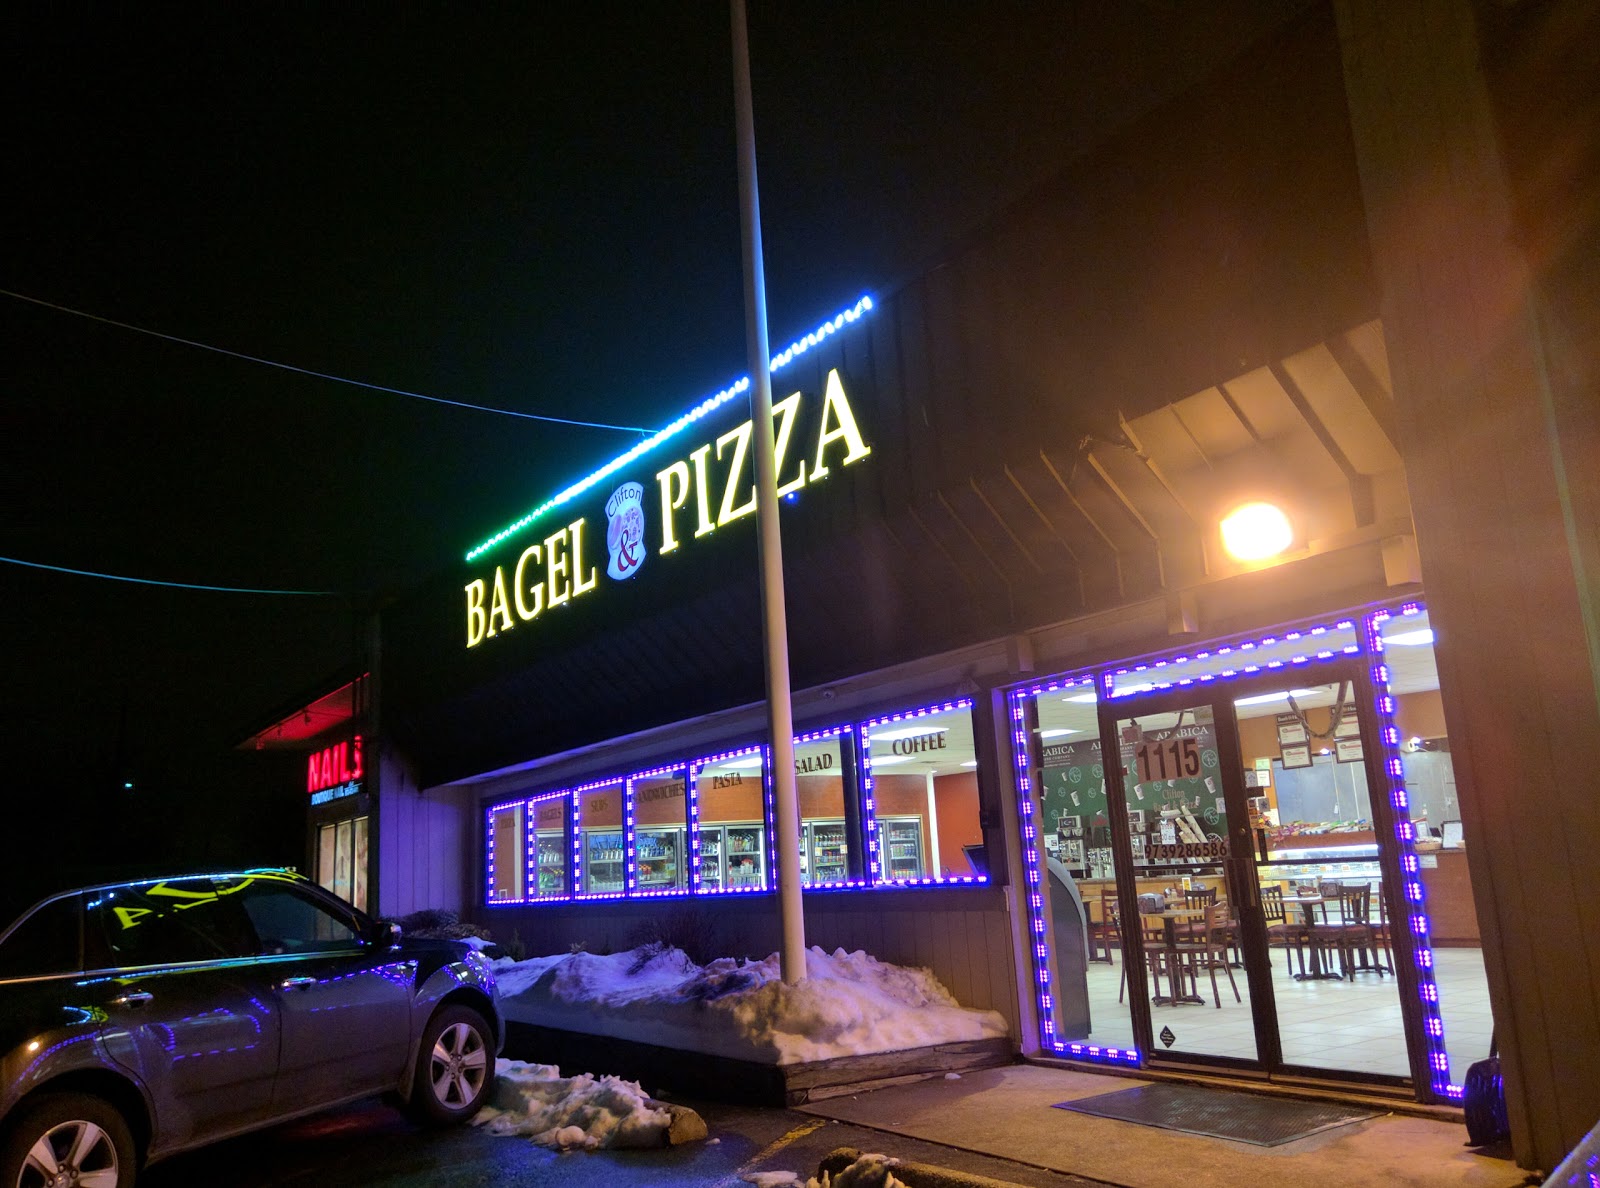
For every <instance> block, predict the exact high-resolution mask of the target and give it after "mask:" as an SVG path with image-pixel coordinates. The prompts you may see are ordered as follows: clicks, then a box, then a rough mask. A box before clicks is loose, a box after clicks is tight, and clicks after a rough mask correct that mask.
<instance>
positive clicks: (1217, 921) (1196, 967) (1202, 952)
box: [1167, 891, 1244, 1011]
mask: <svg viewBox="0 0 1600 1188" xmlns="http://www.w3.org/2000/svg"><path fill="white" fill-rule="evenodd" d="M1212 894H1213V895H1215V894H1216V892H1214V891H1213V892H1212ZM1205 913H1206V914H1205V919H1204V920H1203V921H1201V923H1202V926H1203V928H1204V932H1203V934H1202V937H1201V939H1199V940H1192V941H1179V942H1178V960H1179V961H1180V962H1182V968H1181V969H1180V970H1179V971H1178V976H1179V979H1180V982H1179V984H1180V985H1181V984H1182V983H1181V979H1182V976H1183V974H1184V972H1185V971H1187V973H1188V975H1189V980H1190V984H1191V985H1192V986H1193V987H1194V993H1195V994H1196V995H1198V994H1199V992H1200V989H1199V985H1200V981H1199V972H1200V970H1202V969H1204V970H1206V971H1207V972H1208V973H1210V975H1211V997H1212V999H1213V1000H1214V1001H1215V1002H1216V1004H1217V1009H1218V1010H1219V1011H1220V1010H1221V1009H1222V995H1221V994H1220V993H1219V992H1218V990H1217V970H1218V969H1220V970H1222V972H1223V973H1225V974H1227V975H1228V985H1229V986H1231V987H1233V998H1234V1001H1235V1002H1243V1001H1244V999H1243V998H1241V997H1239V983H1237V982H1235V981H1234V980H1233V966H1232V965H1230V964H1229V963H1228V947H1227V945H1225V944H1223V943H1222V942H1221V941H1219V940H1217V939H1216V937H1217V932H1218V930H1219V929H1221V928H1223V927H1224V926H1225V925H1226V922H1227V921H1226V914H1225V909H1224V907H1223V906H1222V905H1220V904H1217V903H1215V902H1212V903H1208V904H1206V905H1205ZM1167 981H1168V982H1169V983H1170V982H1171V981H1172V978H1171V977H1170V976H1169V977H1168V979H1167Z"/></svg>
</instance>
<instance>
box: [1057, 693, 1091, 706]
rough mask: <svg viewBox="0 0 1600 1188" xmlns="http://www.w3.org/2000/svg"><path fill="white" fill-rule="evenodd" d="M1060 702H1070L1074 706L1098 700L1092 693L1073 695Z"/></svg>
mask: <svg viewBox="0 0 1600 1188" xmlns="http://www.w3.org/2000/svg"><path fill="white" fill-rule="evenodd" d="M1061 700H1062V701H1070V702H1072V703H1074V704H1075V705H1088V704H1089V703H1090V702H1092V701H1098V700H1099V698H1098V697H1097V696H1096V695H1095V694H1094V693H1074V694H1073V695H1072V696H1071V697H1063V698H1062V699H1061Z"/></svg>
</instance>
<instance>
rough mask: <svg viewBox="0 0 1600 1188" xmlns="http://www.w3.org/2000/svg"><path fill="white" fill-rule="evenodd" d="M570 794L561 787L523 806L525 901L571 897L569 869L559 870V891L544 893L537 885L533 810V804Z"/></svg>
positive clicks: (536, 797)
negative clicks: (525, 852)
mask: <svg viewBox="0 0 1600 1188" xmlns="http://www.w3.org/2000/svg"><path fill="white" fill-rule="evenodd" d="M571 795H572V793H571V792H570V791H568V790H567V789H565V788H563V789H562V790H561V791H559V792H546V793H544V794H543V795H541V796H535V797H532V798H531V799H530V800H528V801H527V802H526V804H525V805H524V806H523V816H522V819H523V822H524V827H523V828H524V832H525V833H526V834H527V838H528V870H527V877H526V881H525V883H524V885H523V888H524V893H525V895H526V897H527V901H528V902H529V903H533V902H534V901H535V900H537V901H539V902H542V903H550V902H553V901H560V900H567V899H571V898H572V887H573V883H572V878H571V872H570V870H567V869H563V870H562V872H561V890H560V891H558V892H556V893H554V894H552V895H546V894H544V892H543V891H542V890H541V889H540V887H539V830H538V825H537V821H538V814H537V813H536V812H535V810H534V806H535V805H538V804H544V803H546V802H547V801H551V800H559V799H561V798H562V797H564V796H571ZM567 816H568V818H571V816H572V810H571V808H570V806H569V807H568V809H567ZM561 844H562V845H565V844H566V839H565V838H563V839H562V843H561ZM569 865H570V864H569Z"/></svg>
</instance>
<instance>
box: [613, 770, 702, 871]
mask: <svg viewBox="0 0 1600 1188" xmlns="http://www.w3.org/2000/svg"><path fill="white" fill-rule="evenodd" d="M686 768H687V765H686V764H683V763H669V764H667V765H666V766H664V767H652V768H650V769H649V770H648V771H636V772H634V773H633V774H632V775H631V776H629V777H628V780H627V795H626V797H624V799H623V808H622V827H623V829H624V830H625V831H626V834H627V836H626V845H627V853H626V857H627V888H628V897H629V898H630V899H658V898H662V897H665V896H668V895H688V894H690V889H689V886H688V880H684V885H683V886H681V887H661V888H658V889H647V888H641V887H640V886H639V853H638V843H637V840H636V835H637V830H636V826H635V817H634V802H633V785H634V782H635V781H636V780H648V779H652V778H654V777H656V776H669V777H670V776H674V775H678V774H679V773H682V776H683V781H684V795H685V796H687V795H688V789H689V772H688V771H687V769H686ZM684 824H685V825H686V826H687V824H688V822H687V820H686V821H685V822H684Z"/></svg>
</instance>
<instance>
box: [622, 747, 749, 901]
mask: <svg viewBox="0 0 1600 1188" xmlns="http://www.w3.org/2000/svg"><path fill="white" fill-rule="evenodd" d="M694 787H695V812H696V815H697V818H698V837H699V867H698V870H699V879H698V882H697V887H698V889H699V890H702V891H708V892H714V893H721V892H737V891H761V890H764V889H765V888H766V887H767V886H768V875H767V869H768V868H767V824H766V816H767V814H766V800H767V798H766V759H765V752H764V750H763V749H762V748H759V747H752V748H750V749H748V750H744V751H736V752H734V753H732V754H729V755H721V756H717V757H716V758H713V759H708V760H705V761H703V762H701V763H699V764H697V765H696V766H695V770H694ZM640 828H641V831H642V829H643V826H642V825H641V826H640Z"/></svg>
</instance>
